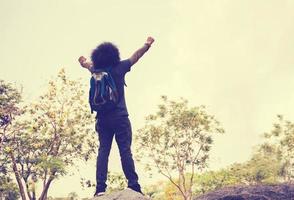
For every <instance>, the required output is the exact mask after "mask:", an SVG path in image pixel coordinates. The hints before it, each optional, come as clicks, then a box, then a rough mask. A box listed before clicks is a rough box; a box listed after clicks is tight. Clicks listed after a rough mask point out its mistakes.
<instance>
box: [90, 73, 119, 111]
mask: <svg viewBox="0 0 294 200" xmlns="http://www.w3.org/2000/svg"><path fill="white" fill-rule="evenodd" d="M110 71H111V68H106V69H99V70H95V71H94V72H93V73H92V77H91V79H90V91H89V103H90V107H91V113H93V111H96V112H97V111H98V112H99V111H109V110H112V109H114V108H115V106H116V104H117V102H118V91H117V88H116V85H115V82H114V80H113V78H112V76H111V73H110Z"/></svg>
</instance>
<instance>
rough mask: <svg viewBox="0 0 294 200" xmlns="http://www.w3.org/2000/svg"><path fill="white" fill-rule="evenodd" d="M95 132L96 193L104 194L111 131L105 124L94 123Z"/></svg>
mask: <svg viewBox="0 0 294 200" xmlns="http://www.w3.org/2000/svg"><path fill="white" fill-rule="evenodd" d="M96 131H97V132H98V136H99V143H100V145H99V150H98V156H97V163H96V193H99V192H105V189H106V187H107V185H106V180H107V169H108V157H109V153H110V149H111V144H112V139H113V135H114V133H113V131H112V130H111V129H110V128H109V126H108V124H107V123H105V122H99V121H97V122H96Z"/></svg>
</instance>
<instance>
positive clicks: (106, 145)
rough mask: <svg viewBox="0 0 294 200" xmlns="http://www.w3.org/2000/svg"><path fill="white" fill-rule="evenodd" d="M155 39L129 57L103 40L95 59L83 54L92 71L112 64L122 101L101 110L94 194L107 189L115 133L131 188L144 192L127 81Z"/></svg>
mask: <svg viewBox="0 0 294 200" xmlns="http://www.w3.org/2000/svg"><path fill="white" fill-rule="evenodd" d="M153 42H154V39H153V38H152V37H148V38H147V40H146V43H145V44H144V45H143V47H141V48H140V49H138V50H137V51H136V52H135V53H134V54H133V55H132V56H131V57H130V58H129V59H126V60H122V61H121V60H120V55H119V50H118V48H117V47H116V46H115V45H113V44H112V43H109V42H105V43H102V44H100V45H99V46H98V47H97V48H96V49H95V50H94V51H93V52H92V55H91V60H92V62H86V59H85V58H84V57H83V56H81V57H80V58H79V62H80V64H81V65H82V66H83V67H85V68H87V69H89V70H90V71H91V72H94V71H95V70H99V69H103V68H105V67H110V66H111V71H110V74H111V76H112V77H113V80H114V82H115V85H116V88H117V92H118V102H117V103H116V104H115V107H114V108H113V109H111V110H105V111H104V110H99V111H97V114H96V131H97V132H98V136H99V143H100V146H99V151H98V156H97V165H96V167H97V168H96V192H95V194H94V196H100V195H103V194H104V193H105V190H106V187H107V185H106V179H107V169H108V157H109V153H110V149H111V144H112V140H113V137H114V136H115V140H116V142H117V145H118V148H119V153H120V158H121V164H122V169H123V172H124V174H125V177H126V178H127V180H128V188H130V189H132V190H134V191H137V192H140V193H142V191H141V187H140V184H139V183H138V175H137V173H136V171H135V165H134V160H133V158H132V153H131V143H132V129H131V123H130V120H129V118H128V111H127V107H126V102H125V94H124V93H125V92H124V85H125V74H126V73H127V72H129V71H130V70H131V67H132V66H133V65H134V64H135V63H136V62H137V61H138V60H139V59H140V58H141V57H142V56H143V55H144V54H145V52H147V51H148V50H149V48H150V47H151V45H152V43H153Z"/></svg>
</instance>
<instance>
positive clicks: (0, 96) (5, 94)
mask: <svg viewBox="0 0 294 200" xmlns="http://www.w3.org/2000/svg"><path fill="white" fill-rule="evenodd" d="M20 102H21V92H20V90H18V89H16V88H15V87H13V86H12V84H10V83H5V82H4V81H3V80H0V161H1V162H0V176H2V180H5V179H6V177H7V174H8V173H9V170H8V168H9V166H11V167H12V168H13V170H14V171H15V178H16V180H17V183H18V185H19V192H20V196H21V197H22V198H25V189H24V187H23V186H22V184H21V178H20V175H19V174H18V173H17V170H16V165H15V164H14V163H13V162H11V161H12V160H13V159H14V157H13V155H12V154H11V148H10V147H9V144H10V143H11V141H12V140H13V138H14V137H15V134H16V132H17V131H19V130H18V127H16V126H15V124H16V120H15V118H16V117H17V116H19V115H21V114H22V109H21V108H20V107H19V103H20ZM8 158H10V159H8Z"/></svg>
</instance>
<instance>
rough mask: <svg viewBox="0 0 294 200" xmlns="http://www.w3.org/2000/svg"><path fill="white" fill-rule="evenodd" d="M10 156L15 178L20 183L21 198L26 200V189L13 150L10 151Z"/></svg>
mask: <svg viewBox="0 0 294 200" xmlns="http://www.w3.org/2000/svg"><path fill="white" fill-rule="evenodd" d="M10 157H11V160H12V169H13V172H14V175H15V179H16V181H17V184H18V188H19V192H20V196H21V199H22V200H26V194H25V189H24V186H23V184H22V182H21V176H20V174H19V171H18V169H17V165H16V161H15V158H14V155H13V153H12V152H11V153H10Z"/></svg>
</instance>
